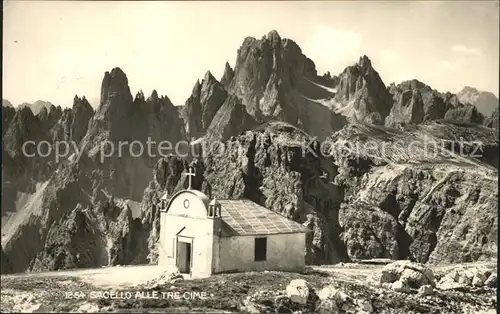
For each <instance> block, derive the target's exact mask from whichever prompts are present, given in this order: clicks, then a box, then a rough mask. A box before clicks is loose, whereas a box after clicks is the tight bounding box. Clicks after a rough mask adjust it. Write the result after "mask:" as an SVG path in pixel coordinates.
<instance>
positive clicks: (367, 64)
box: [358, 55, 373, 72]
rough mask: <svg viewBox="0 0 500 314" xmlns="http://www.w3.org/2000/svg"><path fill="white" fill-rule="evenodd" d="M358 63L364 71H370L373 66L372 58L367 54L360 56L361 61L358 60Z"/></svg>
mask: <svg viewBox="0 0 500 314" xmlns="http://www.w3.org/2000/svg"><path fill="white" fill-rule="evenodd" d="M358 64H359V67H360V68H361V69H363V71H364V72H366V71H369V70H371V69H373V68H372V61H371V60H370V58H368V56H366V55H363V56H361V57H360V58H359V61H358Z"/></svg>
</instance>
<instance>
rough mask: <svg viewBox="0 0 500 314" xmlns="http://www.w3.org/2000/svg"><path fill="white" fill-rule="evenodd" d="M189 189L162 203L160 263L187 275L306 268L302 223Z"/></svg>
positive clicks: (244, 202)
mask: <svg viewBox="0 0 500 314" xmlns="http://www.w3.org/2000/svg"><path fill="white" fill-rule="evenodd" d="M185 175H187V176H189V187H188V189H187V190H182V191H179V192H177V193H176V194H174V195H172V197H170V198H167V196H166V195H165V196H164V197H163V198H162V200H161V202H162V204H160V206H161V207H160V208H161V213H160V239H159V243H158V253H159V260H158V264H159V265H164V266H165V267H166V268H171V269H174V268H177V269H179V271H180V272H181V273H184V274H189V275H191V276H202V277H203V276H210V275H211V274H215V273H222V272H241V271H263V270H284V271H300V270H302V269H303V268H304V266H305V252H306V249H305V245H306V233H307V232H308V231H310V230H309V229H308V228H306V227H305V226H302V225H301V224H299V223H297V222H295V221H293V220H291V219H288V218H286V217H284V216H282V215H280V214H278V213H275V212H273V211H271V210H269V209H267V208H264V207H262V206H260V205H258V204H256V203H254V202H252V201H250V200H217V199H215V198H214V199H212V200H210V199H209V198H208V197H207V196H206V195H205V194H204V193H202V192H200V191H197V190H194V189H192V188H191V177H192V176H194V173H193V172H192V171H191V169H190V171H189V172H188V173H187V174H185Z"/></svg>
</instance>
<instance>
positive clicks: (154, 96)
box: [148, 89, 159, 101]
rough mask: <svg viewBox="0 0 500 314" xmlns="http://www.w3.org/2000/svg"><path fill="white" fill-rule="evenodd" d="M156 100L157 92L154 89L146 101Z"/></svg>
mask: <svg viewBox="0 0 500 314" xmlns="http://www.w3.org/2000/svg"><path fill="white" fill-rule="evenodd" d="M158 99H159V98H158V92H157V91H156V89H153V91H152V92H151V96H149V98H148V101H157V100H158Z"/></svg>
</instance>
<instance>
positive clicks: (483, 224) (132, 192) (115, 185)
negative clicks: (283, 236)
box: [2, 31, 498, 272]
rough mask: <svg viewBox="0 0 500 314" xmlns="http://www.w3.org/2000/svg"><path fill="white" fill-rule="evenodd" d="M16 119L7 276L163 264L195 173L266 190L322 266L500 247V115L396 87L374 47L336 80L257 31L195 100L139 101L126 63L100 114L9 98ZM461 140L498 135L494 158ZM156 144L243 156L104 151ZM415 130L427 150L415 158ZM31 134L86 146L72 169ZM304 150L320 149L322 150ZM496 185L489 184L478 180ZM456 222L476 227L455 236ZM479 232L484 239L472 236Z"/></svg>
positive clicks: (493, 139)
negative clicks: (163, 236) (169, 226)
mask: <svg viewBox="0 0 500 314" xmlns="http://www.w3.org/2000/svg"><path fill="white" fill-rule="evenodd" d="M2 119H3V121H2V122H3V125H4V127H5V129H4V128H3V130H2V131H3V134H4V135H3V143H4V145H3V146H2V152H3V156H4V157H3V161H2V165H3V170H4V175H3V176H2V180H4V181H3V182H2V183H3V184H2V194H3V195H7V196H9V197H5V198H2V216H3V217H5V218H6V219H2V224H3V226H4V223H5V226H6V229H5V230H6V231H5V235H4V234H2V259H3V260H5V261H6V262H8V263H7V264H6V265H9V267H8V268H9V269H2V271H5V272H20V271H25V270H29V271H44V270H55V269H65V268H73V267H85V266H86V265H92V266H101V265H116V264H137V263H145V262H147V260H150V261H151V262H154V261H155V258H156V257H155V242H156V240H157V236H158V231H159V230H158V228H159V221H158V217H159V212H158V210H157V208H156V205H157V202H158V198H159V197H160V196H161V195H164V194H165V193H168V194H169V195H170V194H171V193H174V192H175V191H178V190H180V189H182V188H185V187H186V184H187V181H186V179H185V178H184V177H183V176H181V173H182V172H183V171H184V169H186V168H187V167H188V166H192V167H194V168H195V170H196V173H197V176H196V179H195V181H196V182H193V187H195V188H197V189H200V190H202V191H205V192H206V193H207V194H209V195H217V196H220V197H226V198H239V197H246V198H250V199H252V200H254V201H255V202H257V203H259V204H260V205H262V206H266V207H268V208H270V209H272V210H274V211H277V212H280V213H282V214H284V215H286V216H287V217H289V218H291V219H294V220H297V221H299V222H301V223H304V224H305V225H307V226H309V227H310V228H311V229H312V230H313V233H312V234H311V237H310V238H309V239H308V246H307V250H308V251H307V260H308V262H309V263H335V262H338V261H342V260H348V259H352V258H375V257H386V258H410V259H414V260H418V261H422V262H427V261H432V260H435V259H436V256H437V257H440V256H441V257H443V258H444V259H446V260H449V261H458V260H460V261H464V260H467V259H471V260H477V259H479V258H481V257H485V256H490V255H491V254H493V253H494V252H496V251H494V250H493V248H492V245H493V244H494V243H496V242H495V241H496V238H494V235H495V234H496V233H497V232H498V231H497V228H498V227H497V222H495V221H496V220H495V217H494V213H493V209H495V210H496V205H497V203H495V199H496V198H495V197H496V195H497V194H498V190H497V188H496V185H495V184H494V181H495V180H494V178H493V177H494V176H493V175H492V173H497V172H498V153H497V150H498V132H495V130H494V128H496V129H498V122H497V121H498V110H497V111H496V119H495V116H494V115H492V117H487V118H485V117H484V116H483V115H482V114H481V113H480V112H478V111H477V109H475V107H474V106H473V105H471V104H464V103H462V102H461V101H460V99H459V97H458V96H457V95H455V94H451V93H440V92H438V91H436V90H433V89H432V88H431V87H429V86H427V85H426V84H424V83H422V82H419V81H416V80H410V81H405V82H402V83H401V84H398V85H395V84H394V85H390V86H385V84H384V83H383V81H382V78H381V77H380V75H379V74H378V73H377V71H376V70H375V69H374V68H373V66H372V63H371V61H370V59H369V58H368V57H367V56H361V57H360V59H359V60H358V62H357V63H356V64H354V65H351V66H348V67H346V69H345V70H344V71H342V72H341V73H340V74H339V75H334V76H331V75H330V74H324V75H321V76H320V75H318V73H317V71H316V68H315V65H314V62H313V61H312V60H311V59H309V58H308V57H307V56H305V55H304V54H303V53H302V50H301V49H300V47H299V46H298V45H297V44H296V43H295V42H294V41H293V40H290V39H282V38H281V37H280V36H279V34H278V33H277V32H276V31H271V32H269V33H268V34H266V35H265V36H263V37H262V38H261V39H256V38H253V37H247V38H245V39H244V40H243V43H242V45H241V47H240V49H238V55H237V62H236V64H235V67H234V69H233V68H231V67H230V66H229V64H228V63H226V64H225V67H224V74H223V76H222V77H221V79H220V81H219V80H217V79H216V78H215V77H214V76H213V75H212V73H211V72H210V71H208V72H206V73H205V75H204V76H203V79H202V80H201V81H200V80H197V81H196V82H195V84H194V87H193V89H192V93H191V95H190V96H189V97H188V98H187V100H186V102H185V104H184V106H182V107H176V106H174V105H173V104H172V102H171V101H170V99H169V98H168V97H167V96H161V95H159V94H158V92H157V91H156V90H153V91H152V92H151V95H150V96H149V97H146V96H145V95H144V93H143V92H142V91H139V92H138V93H137V94H136V95H135V97H133V96H132V93H131V90H130V86H129V84H128V78H127V76H126V74H125V72H124V71H123V70H122V69H120V68H113V69H111V71H106V72H105V73H104V75H103V79H102V84H101V90H100V101H99V106H98V107H97V108H96V109H95V110H94V109H93V108H92V107H91V106H90V104H89V103H88V101H87V99H86V98H85V97H84V96H82V97H79V96H75V97H74V99H73V107H72V108H65V109H64V110H62V108H61V107H55V106H53V105H51V106H49V108H42V109H40V111H39V112H38V113H37V114H34V113H33V111H32V109H31V108H29V107H21V108H19V109H17V110H15V109H14V108H11V107H7V106H2ZM483 123H484V124H485V125H482V124H483ZM429 138H430V139H432V140H433V141H435V142H436V143H444V145H443V146H439V147H438V148H437V149H438V152H437V155H436V156H435V157H434V155H432V156H428V155H427V154H428V153H429V152H428V151H427V150H426V148H425V149H424V148H423V146H424V144H425V143H426V142H425V141H426V140H428V139H429ZM461 138H465V139H467V140H470V142H467V143H466V144H460V145H461V148H465V150H466V152H467V153H471V152H472V151H473V150H474V147H473V146H472V145H473V143H474V141H480V142H481V143H483V144H484V147H483V152H482V153H483V158H475V157H470V156H460V155H458V154H457V153H456V151H455V149H457V148H456V147H455V144H456V141H458V140H459V139H461ZM148 139H151V140H153V141H155V142H156V143H158V142H161V141H164V140H168V141H170V142H171V143H179V142H181V141H187V143H189V144H191V145H192V146H197V143H199V144H203V143H205V142H206V143H208V144H211V143H215V142H219V143H224V144H227V147H228V149H229V150H230V151H228V152H226V154H224V155H223V156H220V155H217V154H215V152H214V151H210V150H205V151H203V149H205V148H204V147H206V146H203V145H200V146H199V147H200V150H201V153H202V154H201V155H196V154H195V152H194V151H193V150H191V149H190V147H184V148H183V151H169V153H170V154H172V155H170V156H166V155H162V156H159V155H156V156H154V157H153V156H145V155H144V154H139V156H135V155H134V154H133V152H132V151H131V150H125V151H123V152H122V153H121V154H120V155H117V154H111V155H110V156H108V154H107V152H108V151H107V150H105V149H103V146H102V145H103V143H108V142H111V143H114V144H118V143H120V142H127V143H131V142H133V141H138V142H140V143H145V142H146V141H147V140H148ZM393 139H398V140H402V142H403V143H405V144H404V145H403V147H392V146H389V147H390V150H389V151H385V152H380V151H377V152H376V153H367V151H366V148H365V147H364V146H363V145H364V143H365V141H366V140H371V141H376V142H377V143H378V144H377V145H381V146H383V145H385V144H391V143H392V141H393ZM410 139H411V140H412V141H413V142H415V144H416V147H415V148H414V149H413V151H410V152H408V151H407V149H408V147H406V146H405V145H409V143H410ZM28 140H34V141H35V142H39V141H47V142H49V143H50V144H51V145H55V144H56V143H57V142H61V141H68V140H69V141H72V142H74V143H75V145H76V146H75V147H76V148H75V149H76V151H75V152H73V154H72V155H71V156H65V157H64V158H63V159H62V161H60V162H56V161H54V160H53V159H51V157H52V156H49V157H41V156H36V157H34V158H32V157H27V156H24V155H23V154H21V148H22V145H23V143H25V142H26V141H28ZM193 140H194V143H193ZM325 141H326V142H327V143H331V144H332V145H334V146H333V147H334V148H335V151H334V152H341V151H342V150H343V149H344V148H345V144H346V143H354V144H357V143H360V145H361V148H362V150H361V151H357V152H356V154H355V155H353V156H347V157H345V156H335V155H334V156H329V155H324V154H323V153H324V152H323V151H321V150H322V149H325V147H323V146H322V145H321V144H322V143H323V142H325ZM471 143H472V144H471ZM303 145H306V146H307V147H309V148H311V150H307V152H308V153H307V154H303V151H301V147H302V148H304V146H303ZM309 145H310V146H309ZM457 145H458V144H457ZM197 147H198V146H197ZM208 147H210V145H209V146H208ZM237 147H240V148H241V150H240V149H236V148H237ZM127 148H130V147H127ZM417 148H418V149H417ZM31 152H32V151H29V153H31ZM78 153H80V155H78V156H77V154H78ZM184 153H185V154H184ZM434 153H435V152H434ZM179 155H185V156H186V157H184V158H181V157H180V156H179ZM445 155H446V156H445ZM447 155H450V156H447ZM415 158H416V160H418V162H417V163H413V162H412V159H415ZM495 161H496V163H495ZM460 166H464V167H465V166H466V167H467V169H468V170H467V171H465V172H461V171H460V170H459V169H460ZM446 173H450V174H449V175H446ZM484 178H487V179H488V180H487V181H488V183H487V184H486V183H485V184H483V185H481V184H476V183H477V182H481V181H480V180H482V179H484ZM275 182H280V184H276V183H275ZM468 182H473V183H474V184H468ZM379 183H380V184H379ZM377 184H379V185H377ZM356 202H357V203H356ZM356 204H358V205H360V207H359V208H361V209H360V210H359V211H357V207H356V206H357V205H356ZM462 207H463V208H466V207H471V208H473V209H475V210H468V211H463V210H461V208H462ZM429 213H432V215H431V214H429ZM478 213H482V214H483V215H484V216H485V217H488V218H491V219H489V220H481V219H479V218H478V216H477V215H478ZM433 215H434V216H435V215H437V216H439V217H440V219H438V220H437V222H434V221H433V218H432V217H434V216H433ZM419 216H422V217H424V218H422V219H423V223H424V225H425V228H424V231H425V232H423V233H419V232H418V228H417V227H416V226H417V225H418V224H419V220H418V217H419ZM441 218H442V219H441ZM365 221H377V223H373V224H372V225H369V226H368V225H366V224H364V223H362V222H365ZM453 222H460V224H461V226H462V227H463V228H461V229H460V230H461V231H460V232H461V233H458V231H457V233H456V234H455V233H454V234H452V235H451V236H449V237H448V236H444V235H442V234H441V233H440V232H439V228H443V230H447V231H449V230H451V229H450V226H451V225H453ZM387 228H389V229H390V230H391V231H390V232H386V230H387ZM464 234H465V235H467V236H468V237H470V239H472V240H470V241H468V242H466V243H465V244H463V243H462V242H461V237H462V236H464ZM468 239H469V238H468ZM483 239H486V240H484V241H483ZM483 242H485V243H483ZM431 243H432V245H431ZM453 250H457V251H461V252H464V254H465V255H464V256H465V257H461V256H458V255H456V254H453V252H452V251H453Z"/></svg>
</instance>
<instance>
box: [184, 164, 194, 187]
mask: <svg viewBox="0 0 500 314" xmlns="http://www.w3.org/2000/svg"><path fill="white" fill-rule="evenodd" d="M183 175H185V176H187V177H188V178H189V181H188V182H189V185H188V190H191V177H194V176H195V175H196V173H195V172H193V168H191V167H189V171H188V172H187V173H183Z"/></svg>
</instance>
